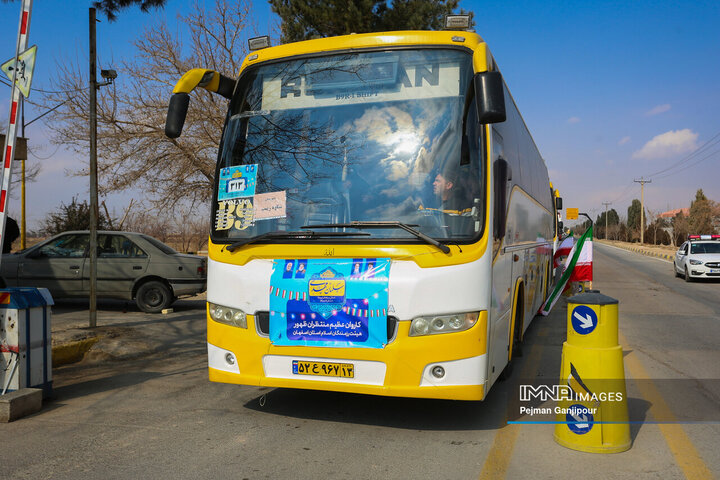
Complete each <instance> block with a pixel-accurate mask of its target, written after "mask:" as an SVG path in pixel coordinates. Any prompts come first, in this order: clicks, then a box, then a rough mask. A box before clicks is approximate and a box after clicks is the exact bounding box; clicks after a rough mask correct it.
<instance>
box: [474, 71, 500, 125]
mask: <svg viewBox="0 0 720 480" xmlns="http://www.w3.org/2000/svg"><path fill="white" fill-rule="evenodd" d="M474 82H475V104H476V106H477V111H478V122H479V123H481V124H483V125H484V124H487V123H500V122H504V121H505V120H506V118H507V115H506V113H505V90H504V85H503V79H502V75H501V74H500V72H480V73H476V74H475V78H474Z"/></svg>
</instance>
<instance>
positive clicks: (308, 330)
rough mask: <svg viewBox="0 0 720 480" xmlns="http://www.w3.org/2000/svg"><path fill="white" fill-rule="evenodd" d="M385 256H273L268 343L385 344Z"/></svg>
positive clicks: (386, 279) (379, 345)
mask: <svg viewBox="0 0 720 480" xmlns="http://www.w3.org/2000/svg"><path fill="white" fill-rule="evenodd" d="M389 272H390V259H388V258H365V259H357V258H355V259H333V260H328V259H312V258H311V259H301V260H274V262H273V271H272V275H271V277H270V340H271V341H272V343H273V344H274V345H310V346H322V347H369V348H382V346H383V345H384V344H385V343H387V310H388V274H389Z"/></svg>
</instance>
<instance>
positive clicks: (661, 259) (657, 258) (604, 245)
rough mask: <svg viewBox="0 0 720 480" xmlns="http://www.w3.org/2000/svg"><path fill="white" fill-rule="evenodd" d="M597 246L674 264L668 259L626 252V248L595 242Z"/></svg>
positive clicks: (630, 251)
mask: <svg viewBox="0 0 720 480" xmlns="http://www.w3.org/2000/svg"><path fill="white" fill-rule="evenodd" d="M595 245H602V246H603V247H610V248H614V249H615V250H620V251H623V252H627V253H634V254H636V255H640V256H641V257H646V258H652V259H653V260H658V261H660V262H665V263H672V260H667V259H664V258H660V257H653V256H650V255H643V254H642V253H640V252H633V251H632V250H626V249H624V248H620V247H616V246H615V245H610V244H607V243H601V242H595Z"/></svg>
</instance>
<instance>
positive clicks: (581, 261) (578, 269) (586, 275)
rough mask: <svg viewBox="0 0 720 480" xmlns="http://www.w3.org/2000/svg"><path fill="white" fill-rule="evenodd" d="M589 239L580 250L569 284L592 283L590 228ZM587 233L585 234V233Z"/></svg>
mask: <svg viewBox="0 0 720 480" xmlns="http://www.w3.org/2000/svg"><path fill="white" fill-rule="evenodd" d="M589 230H590V237H588V239H587V240H585V243H584V244H583V246H582V249H581V250H580V255H579V256H578V259H577V262H576V263H575V268H573V271H572V274H571V275H570V280H568V281H570V282H592V279H593V269H592V256H593V255H592V253H593V252H592V250H593V242H592V227H590V229H589ZM586 233H587V232H586Z"/></svg>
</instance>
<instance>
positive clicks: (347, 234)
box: [225, 227, 370, 252]
mask: <svg viewBox="0 0 720 480" xmlns="http://www.w3.org/2000/svg"><path fill="white" fill-rule="evenodd" d="M301 228H305V227H301ZM369 235H370V234H369V233H362V232H323V233H321V232H313V231H312V230H305V231H302V232H286V231H283V230H277V231H274V232H266V233H262V234H260V235H256V236H254V237H250V238H246V239H243V240H240V241H238V242H235V243H231V244H230V246H228V247H225V250H227V251H228V252H232V251H234V250H236V249H238V248H240V247H244V246H245V245H249V244H251V243H256V242H259V241H261V240H265V239H268V238H297V239H306V238H321V237H358V236H360V237H362V236H369Z"/></svg>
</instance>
